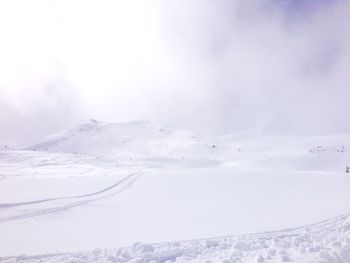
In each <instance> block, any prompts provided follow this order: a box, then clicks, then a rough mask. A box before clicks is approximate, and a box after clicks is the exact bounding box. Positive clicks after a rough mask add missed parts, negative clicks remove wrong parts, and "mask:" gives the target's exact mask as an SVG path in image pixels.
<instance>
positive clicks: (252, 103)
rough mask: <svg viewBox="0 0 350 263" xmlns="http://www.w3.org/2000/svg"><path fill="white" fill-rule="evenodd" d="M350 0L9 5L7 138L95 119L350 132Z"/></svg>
mask: <svg viewBox="0 0 350 263" xmlns="http://www.w3.org/2000/svg"><path fill="white" fill-rule="evenodd" d="M349 13H350V1H346V0H343V1H341V0H339V1H321V0H320V1H316V0H314V1H291V0H290V1H277V0H274V1H272V0H265V1H263V0H255V1H247V0H237V1H228V0H223V1H214V0H204V1H199V0H193V1H185V0H181V1H175V2H174V1H157V0H151V1H141V0H132V1H127V2H125V1H124V2H121V1H108V0H103V1H92V0H91V1H82V0H75V1H74V0H72V1H53V0H51V1H39V0H35V1H30V2H29V1H23V0H22V1H21V0H14V1H3V2H1V3H0V34H1V41H0V57H1V59H0V121H1V131H0V141H6V140H17V139H19V138H25V137H27V138H34V137H36V138H39V137H40V136H43V135H45V134H49V133H52V132H56V131H59V130H61V129H66V128H69V127H71V126H73V125H76V124H79V123H81V122H86V121H87V120H88V119H89V118H95V119H97V120H100V121H106V122H119V121H129V120H137V119H142V120H149V121H155V122H160V123H163V124H167V125H171V126H173V127H176V128H184V129H192V130H195V131H198V132H204V133H215V134H224V133H234V132H258V133H293V134H294V133H314V134H323V133H347V132H350V123H349V121H348V116H349V114H350V106H349V102H350V92H349V90H348V89H349V88H348V85H349V83H350V74H349V68H350V18H349Z"/></svg>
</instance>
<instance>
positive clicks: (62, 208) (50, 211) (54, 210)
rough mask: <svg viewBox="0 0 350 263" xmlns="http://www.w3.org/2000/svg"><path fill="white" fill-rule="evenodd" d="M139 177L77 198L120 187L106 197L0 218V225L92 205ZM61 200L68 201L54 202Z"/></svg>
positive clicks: (129, 178)
mask: <svg viewBox="0 0 350 263" xmlns="http://www.w3.org/2000/svg"><path fill="white" fill-rule="evenodd" d="M139 176H141V174H137V173H135V174H131V175H128V176H127V177H125V178H123V179H122V180H120V181H118V182H117V183H115V184H113V185H112V186H110V187H108V188H106V189H103V190H101V191H98V192H96V193H92V194H87V195H82V196H79V197H87V196H93V195H96V194H99V193H105V192H107V191H108V190H111V189H115V188H116V187H117V186H120V185H121V186H122V187H121V188H118V189H116V191H114V192H112V193H109V192H108V193H109V194H106V195H103V196H100V197H95V198H92V199H87V200H81V201H77V202H73V203H69V204H66V205H62V206H58V207H51V208H46V209H41V210H38V211H33V212H29V213H25V214H20V215H14V216H8V217H2V218H0V223H2V222H7V221H15V220H21V219H26V218H31V217H36V216H41V215H47V214H53V213H58V212H62V211H65V210H68V209H71V208H74V207H77V206H81V205H85V204H89V203H92V202H95V201H98V200H101V199H105V198H108V197H111V196H114V195H116V194H118V193H120V192H122V191H124V190H125V189H127V188H128V187H129V186H131V185H132V184H133V183H134V182H135V181H136V179H137V178H138V177H139ZM123 183H125V185H123ZM73 198H77V197H73ZM62 199H68V198H59V199H56V200H62Z"/></svg>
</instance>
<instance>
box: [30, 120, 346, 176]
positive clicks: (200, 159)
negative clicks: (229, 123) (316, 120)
mask: <svg viewBox="0 0 350 263" xmlns="http://www.w3.org/2000/svg"><path fill="white" fill-rule="evenodd" d="M24 149H25V150H34V151H42V152H51V153H54V152H60V153H72V154H80V155H81V154H82V155H90V156H94V157H95V158H97V159H109V160H117V161H119V162H123V161H124V162H125V161H126V160H131V159H133V160H139V161H140V162H142V165H144V164H145V163H148V164H150V163H152V165H153V166H154V165H157V166H163V165H164V164H165V163H166V164H167V165H169V164H170V163H173V164H174V163H176V165H180V166H185V167H189V166H195V167H198V166H208V165H218V164H220V165H223V166H226V167H227V166H228V167H251V168H252V167H255V168H257V167H259V168H264V169H271V168H273V169H282V170H283V169H289V170H321V171H324V170H337V171H344V170H345V169H346V166H348V165H350V164H349V160H350V150H349V149H350V136H349V135H323V136H290V135H261V134H260V135H256V134H232V135H226V136H203V135H197V134H195V133H194V132H190V131H185V130H173V129H171V128H169V127H166V126H163V125H160V124H156V123H151V122H146V121H133V122H127V123H101V122H97V121H91V122H90V123H87V124H82V125H79V126H77V127H75V128H73V129H70V130H68V131H64V132H61V133H58V134H55V135H52V136H49V137H48V138H44V139H43V140H42V141H41V142H39V143H36V144H33V145H30V146H27V147H24Z"/></svg>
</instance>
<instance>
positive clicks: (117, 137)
mask: <svg viewBox="0 0 350 263" xmlns="http://www.w3.org/2000/svg"><path fill="white" fill-rule="evenodd" d="M212 148H213V145H211V144H209V143H207V142H205V141H201V140H199V139H198V138H197V136H196V135H195V134H194V133H192V132H189V131H184V130H171V129H170V128H168V127H164V126H162V125H160V124H156V123H151V122H146V121H133V122H128V123H100V122H91V123H87V124H82V125H79V126H77V127H75V128H73V129H71V130H68V131H64V132H61V133H58V134H55V135H52V136H50V137H49V138H47V139H44V140H43V141H42V142H40V143H37V144H35V145H32V146H30V147H26V149H30V150H37V151H48V152H66V153H81V154H90V155H98V156H109V157H116V156H118V157H120V156H126V157H146V156H153V157H155V156H167V157H182V156H184V155H187V156H188V155H196V156H198V155H202V154H203V153H204V154H205V153H209V152H210V150H212Z"/></svg>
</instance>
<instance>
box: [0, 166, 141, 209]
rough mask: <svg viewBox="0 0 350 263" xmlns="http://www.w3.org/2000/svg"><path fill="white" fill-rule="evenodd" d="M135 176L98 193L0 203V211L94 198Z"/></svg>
mask: <svg viewBox="0 0 350 263" xmlns="http://www.w3.org/2000/svg"><path fill="white" fill-rule="evenodd" d="M136 175H137V173H133V174H130V175H128V176H126V177H125V178H123V179H122V180H120V181H118V182H116V183H114V184H112V185H111V186H108V187H107V188H104V189H102V190H99V191H96V192H93V193H89V194H83V195H73V196H63V197H55V198H46V199H40V200H34V201H26V202H18V203H0V209H4V208H11V207H17V206H24V205H32V204H39V203H44V202H50V201H56V200H64V199H76V198H83V197H90V196H94V195H98V194H101V193H104V192H107V191H109V190H111V189H113V188H115V187H117V186H118V185H120V184H121V183H122V182H124V181H125V180H128V179H129V178H130V177H134V176H136Z"/></svg>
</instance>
